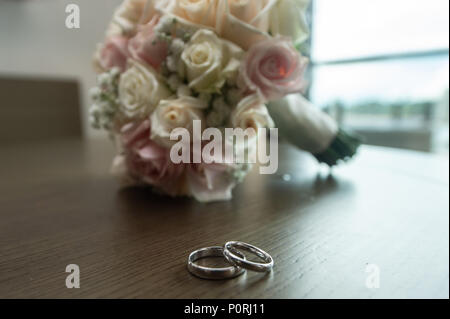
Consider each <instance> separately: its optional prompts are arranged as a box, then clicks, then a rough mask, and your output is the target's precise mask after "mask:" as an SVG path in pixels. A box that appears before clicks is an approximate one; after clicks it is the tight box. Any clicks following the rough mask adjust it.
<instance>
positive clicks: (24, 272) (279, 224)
mask: <svg viewBox="0 0 450 319" xmlns="http://www.w3.org/2000/svg"><path fill="white" fill-rule="evenodd" d="M112 153H113V151H112V147H111V146H110V145H109V144H108V143H105V142H96V143H92V142H91V143H83V142H81V141H77V140H66V141H59V142H52V143H43V144H33V145H28V146H9V147H8V146H6V147H5V146H3V147H2V148H1V149H0V176H1V180H0V194H1V195H0V297H2V298H14V297H20V298H26V297H31V298H44V297H56V298H71V297H76V298H110V297H120V298H384V297H387V298H410V297H425V298H431V297H438V298H448V297H449V195H448V191H449V180H448V168H449V163H448V157H439V156H434V155H427V154H421V153H415V152H408V151H398V150H391V149H385V148H376V147H364V148H362V150H361V152H360V155H359V157H357V158H356V159H355V160H354V161H352V162H351V163H350V164H347V165H343V166H341V167H339V168H337V169H335V170H334V171H333V172H332V175H329V172H328V170H327V169H326V168H325V167H321V166H319V165H317V164H316V162H315V161H314V160H313V159H312V158H311V157H310V156H309V155H307V154H304V153H302V152H299V151H297V150H294V149H292V148H290V147H285V146H284V147H282V149H281V152H280V169H279V174H277V175H273V176H260V175H259V174H257V172H255V173H254V174H252V175H251V176H250V177H249V178H248V179H247V180H246V182H245V183H244V184H243V185H241V186H239V187H238V188H237V189H236V191H235V192H234V199H233V200H232V201H230V202H223V203H214V204H208V205H205V204H200V203H197V202H195V201H193V200H189V199H176V200H175V199H170V198H167V197H161V196H158V195H154V194H152V193H151V192H150V191H148V190H144V189H126V190H120V189H119V186H118V184H117V183H116V181H115V180H114V179H113V178H112V177H111V176H110V175H109V174H108V169H109V164H110V160H111V156H112ZM228 240H242V241H246V242H250V243H252V244H255V245H257V246H259V247H261V248H263V249H265V250H267V251H268V252H269V253H271V254H272V256H273V257H274V259H275V268H274V271H273V272H272V273H271V274H269V275H260V274H254V273H248V274H246V275H244V276H241V277H239V278H236V279H233V280H228V281H206V280H201V279H197V278H195V277H193V276H191V275H190V274H189V273H188V272H187V270H186V266H185V264H186V259H187V256H188V254H189V253H190V252H191V251H193V250H194V249H196V248H200V247H204V246H209V245H219V244H222V243H224V242H225V241H228ZM68 264H77V265H79V267H80V272H81V288H80V289H67V288H66V285H65V280H66V276H67V275H68V273H66V272H65V270H66V266H67V265H68ZM366 271H368V272H366ZM377 274H378V275H379V276H378V278H379V284H380V286H379V288H377V284H376V283H377V280H376V279H377ZM374 276H375V277H374ZM374 279H375V280H374Z"/></svg>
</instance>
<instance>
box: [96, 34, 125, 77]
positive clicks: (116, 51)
mask: <svg viewBox="0 0 450 319" xmlns="http://www.w3.org/2000/svg"><path fill="white" fill-rule="evenodd" d="M128 57H129V52H128V39H127V38H126V37H124V36H121V35H115V36H112V37H110V38H108V39H106V41H105V44H104V45H103V47H102V48H101V50H100V56H99V64H100V66H101V68H102V69H104V70H109V69H112V68H113V67H117V68H119V69H120V70H121V72H123V71H125V69H126V66H127V59H128Z"/></svg>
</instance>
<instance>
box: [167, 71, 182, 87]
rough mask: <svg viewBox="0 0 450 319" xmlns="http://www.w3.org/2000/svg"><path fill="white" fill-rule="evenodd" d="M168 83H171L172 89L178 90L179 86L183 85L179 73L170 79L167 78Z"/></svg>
mask: <svg viewBox="0 0 450 319" xmlns="http://www.w3.org/2000/svg"><path fill="white" fill-rule="evenodd" d="M167 84H168V85H169V87H170V89H171V90H172V91H177V89H178V87H179V86H180V85H181V80H180V78H179V77H178V75H176V74H172V75H171V76H170V77H169V78H168V79H167Z"/></svg>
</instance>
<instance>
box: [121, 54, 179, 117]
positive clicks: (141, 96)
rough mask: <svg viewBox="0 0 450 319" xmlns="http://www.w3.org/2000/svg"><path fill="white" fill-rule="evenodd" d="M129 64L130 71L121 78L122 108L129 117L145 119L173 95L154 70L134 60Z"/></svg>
mask: <svg viewBox="0 0 450 319" xmlns="http://www.w3.org/2000/svg"><path fill="white" fill-rule="evenodd" d="M129 63H130V67H129V68H128V70H127V71H126V72H125V73H123V74H122V75H121V76H120V82H119V100H120V104H121V105H120V107H121V110H122V112H123V113H124V114H125V115H127V116H128V117H145V116H148V115H149V114H151V113H152V112H153V110H154V109H155V108H156V106H157V105H158V104H159V102H160V101H161V100H163V99H166V98H168V97H169V96H170V95H171V94H172V93H171V92H170V90H169V89H168V88H167V87H166V86H165V85H164V84H163V83H162V81H161V80H160V79H159V78H158V75H157V74H156V72H155V71H154V70H153V69H151V68H150V67H147V66H144V65H143V64H141V63H138V62H136V61H134V60H129Z"/></svg>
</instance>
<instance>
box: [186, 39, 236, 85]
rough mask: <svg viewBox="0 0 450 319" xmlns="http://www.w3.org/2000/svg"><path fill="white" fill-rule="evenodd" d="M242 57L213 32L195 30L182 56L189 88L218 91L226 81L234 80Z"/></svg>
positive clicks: (232, 45) (234, 46)
mask: <svg viewBox="0 0 450 319" xmlns="http://www.w3.org/2000/svg"><path fill="white" fill-rule="evenodd" d="M243 55H244V52H243V51H242V49H240V48H239V47H238V46H236V45H234V44H233V43H231V42H228V41H224V40H221V39H219V38H218V37H217V35H216V34H215V33H214V32H212V31H210V30H199V31H197V32H196V33H195V34H194V36H193V37H192V39H191V40H190V41H189V43H188V44H187V46H186V48H185V50H184V51H183V53H182V55H181V59H182V61H183V63H184V65H185V67H186V73H187V78H188V80H189V86H190V87H191V88H193V89H195V90H196V91H198V92H205V93H213V92H218V91H219V90H220V89H221V88H222V86H223V85H224V84H225V82H226V81H227V79H229V78H236V77H237V74H238V71H239V67H240V65H241V60H242V57H243Z"/></svg>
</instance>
